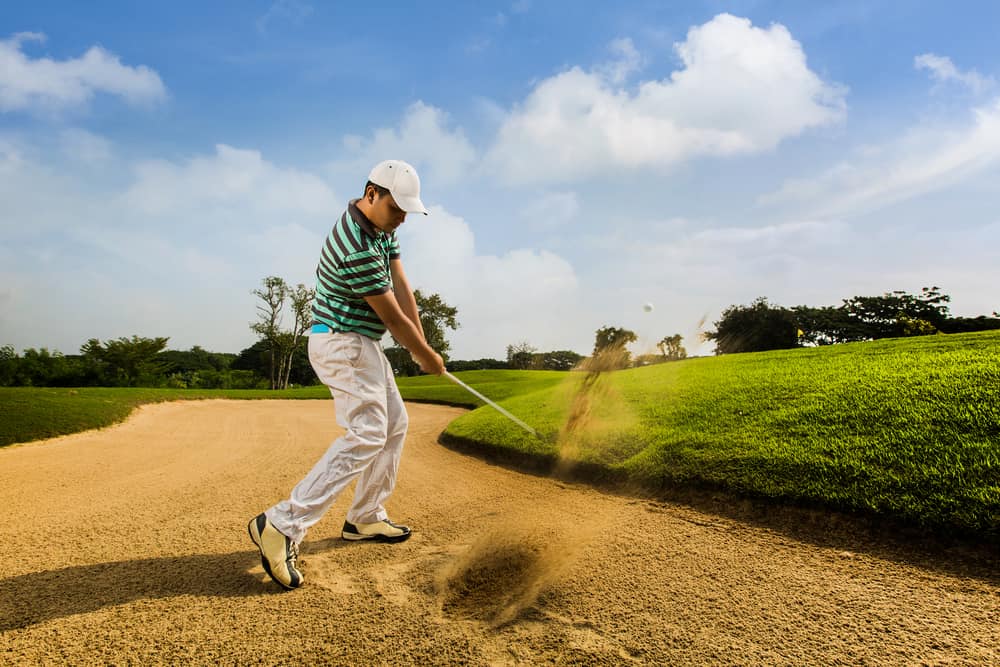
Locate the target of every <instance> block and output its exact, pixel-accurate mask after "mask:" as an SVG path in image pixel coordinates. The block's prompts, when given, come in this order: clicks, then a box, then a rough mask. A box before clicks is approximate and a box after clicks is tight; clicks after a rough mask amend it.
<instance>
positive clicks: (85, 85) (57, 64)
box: [0, 33, 167, 112]
mask: <svg viewBox="0 0 1000 667" xmlns="http://www.w3.org/2000/svg"><path fill="white" fill-rule="evenodd" d="M44 41H45V36H44V35H42V34H40V33H17V34H15V35H14V36H13V37H11V38H9V39H6V40H0V111H45V112H57V111H63V110H68V109H74V108H79V107H81V106H83V105H85V104H86V103H87V102H88V101H89V100H90V99H91V98H92V97H93V96H94V95H95V94H98V93H105V94H108V95H116V96H119V97H121V98H123V99H124V100H125V101H126V102H127V103H129V104H134V105H143V104H153V103H156V102H161V101H163V100H164V99H166V96H167V93H166V88H165V87H164V85H163V82H162V81H161V80H160V77H159V75H158V74H157V73H156V72H154V71H153V70H152V69H150V68H148V67H146V66H144V65H140V66H137V67H130V66H128V65H123V64H122V63H121V61H120V60H119V59H118V57H117V56H115V55H114V54H112V53H110V52H108V51H106V50H105V49H103V48H101V47H100V46H92V47H90V49H88V50H87V52H86V53H84V54H83V55H82V56H80V57H78V58H71V59H68V60H52V59H49V58H32V57H31V56H29V55H27V54H25V53H24V51H23V48H22V47H23V45H24V44H25V43H26V42H44Z"/></svg>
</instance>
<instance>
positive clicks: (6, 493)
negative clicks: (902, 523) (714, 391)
mask: <svg viewBox="0 0 1000 667" xmlns="http://www.w3.org/2000/svg"><path fill="white" fill-rule="evenodd" d="M409 409H410V414H411V432H410V436H409V438H408V440H407V445H406V451H405V453H404V455H403V463H402V468H401V471H400V476H399V485H398V488H397V492H396V494H395V495H394V496H393V498H392V501H391V503H390V505H389V511H390V516H391V517H392V518H393V519H395V520H398V521H402V522H406V523H409V524H410V525H411V526H413V528H414V536H413V538H412V539H411V540H409V541H408V542H405V543H402V544H398V545H378V544H351V543H346V542H344V541H342V540H341V539H339V529H340V526H341V523H342V521H343V513H344V510H345V507H346V503H347V501H348V497H347V496H346V495H345V496H344V497H342V498H341V499H340V500H339V501H338V503H337V504H336V505H335V506H334V507H333V508H332V509H331V511H330V512H329V514H328V515H327V517H326V518H325V519H324V520H323V521H322V522H320V523H319V524H318V525H317V526H316V527H315V528H314V529H313V530H312V531H311V532H310V534H309V537H308V540H307V541H306V543H305V544H304V545H303V569H304V572H305V575H306V585H305V586H304V587H303V588H302V589H300V590H297V591H292V592H288V593H285V592H280V591H279V589H278V587H277V586H276V585H275V584H273V583H271V582H269V581H267V580H266V578H265V575H264V574H263V571H262V570H261V568H260V562H259V559H258V556H257V553H256V551H255V549H254V548H253V545H252V544H251V543H250V541H249V539H248V538H247V534H246V528H245V526H246V522H247V520H248V519H249V518H250V517H251V516H253V515H254V514H256V513H257V512H259V511H260V510H262V509H263V508H264V507H266V506H267V505H269V504H271V503H273V502H274V501H276V500H278V499H280V498H281V497H282V496H283V495H284V494H286V493H287V492H288V490H289V489H290V488H291V487H292V485H293V484H294V483H295V482H296V481H298V479H299V478H300V477H301V476H302V475H303V474H304V473H305V472H306V470H307V469H308V468H309V467H310V466H311V465H312V464H313V463H314V462H315V460H316V459H317V458H318V457H319V454H320V452H321V451H322V450H323V449H325V448H326V446H327V444H328V442H329V441H330V440H331V439H332V438H333V437H334V435H335V434H336V433H337V432H339V429H337V427H336V425H335V422H334V415H333V409H332V404H331V403H330V402H329V401H205V402H184V403H172V404H160V405H153V406H146V407H143V408H141V409H140V410H139V411H138V412H137V413H136V414H135V415H134V416H133V417H132V418H131V419H130V420H129V421H128V422H127V423H125V424H124V425H121V426H118V427H114V428H110V429H105V430H101V431H95V432H89V433H84V434H78V435H74V436H69V437H64V438H59V439H55V440H51V441H47V442H43V443H37V444H30V445H25V446H17V447H12V448H7V449H4V450H0V504H2V506H3V507H4V508H5V509H6V512H5V516H4V524H3V529H2V531H0V534H2V539H0V663H3V664H43V663H58V664H65V663H68V664H84V663H86V664H91V663H112V664H128V663H133V664H149V663H185V664H190V663H196V664H208V663H212V664H216V663H223V664H233V663H239V664H245V663H254V664H258V663H259V664H358V665H370V664H415V665H431V664H471V665H488V664H491V665H505V664H539V663H546V664H609V665H611V664H651V665H652V664H657V665H659V664H720V663H721V664H761V665H764V664H766V665H776V664H787V665H803V664H859V663H865V664H886V665H889V664H893V665H896V664H918V663H921V662H926V663H931V664H941V663H947V664H953V665H954V664H967V665H989V664H1000V588H998V580H997V574H996V572H997V570H996V562H995V561H994V562H992V563H991V562H989V561H985V560H983V559H984V558H987V557H988V556H989V554H987V555H986V556H984V555H982V554H979V553H978V552H976V553H973V552H969V551H968V550H963V549H951V550H950V551H943V550H937V551H936V552H928V553H927V554H924V553H923V552H922V551H921V550H919V549H916V548H911V547H910V546H908V545H906V544H905V543H901V542H899V541H895V542H894V541H886V540H877V539H873V538H867V537H864V536H862V535H860V534H859V535H854V534H853V533H851V532H850V531H847V532H843V531H840V530H836V529H835V530H829V529H827V528H826V527H821V528H817V529H816V530H812V531H810V530H808V529H806V528H807V527H802V526H783V525H782V524H781V523H780V522H775V523H773V524H771V525H765V524H762V523H760V522H756V523H743V522H739V521H736V520H734V519H732V518H726V517H723V516H718V515H714V514H711V513H707V512H703V511H698V510H695V509H692V508H689V507H682V506H678V505H673V504H666V503H660V502H655V501H650V500H642V499H635V498H629V497H622V496H616V495H611V494H607V493H602V492H599V491H596V490H593V489H589V488H587V487H584V486H575V485H569V484H565V483H561V482H557V481H554V480H552V479H546V478H540V477H533V476H530V475H524V474H521V473H517V472H513V471H510V470H507V469H504V468H500V467H496V466H492V465H489V464H486V463H483V462H482V461H480V460H478V459H476V458H472V457H468V456H464V455H461V454H458V453H456V452H453V451H450V450H448V449H445V448H443V447H442V446H440V445H439V444H437V442H436V438H437V435H438V434H439V433H440V432H441V430H442V429H444V427H445V426H446V424H447V423H448V422H449V421H450V420H452V419H454V418H455V417H456V416H458V415H459V414H461V411H460V410H457V409H453V408H444V407H435V406H423V405H412V404H411V405H410V406H409ZM991 568H992V569H991Z"/></svg>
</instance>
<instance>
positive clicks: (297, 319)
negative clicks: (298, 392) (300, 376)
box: [278, 283, 316, 389]
mask: <svg viewBox="0 0 1000 667" xmlns="http://www.w3.org/2000/svg"><path fill="white" fill-rule="evenodd" d="M287 293H288V298H289V299H290V300H291V306H292V316H293V317H294V324H293V325H292V330H291V331H290V332H285V333H284V334H283V336H282V337H281V342H282V348H281V366H280V368H279V373H278V378H279V382H280V384H281V387H282V389H286V388H288V380H289V378H290V376H291V373H292V361H293V357H294V356H295V351H296V349H298V347H299V341H301V340H302V337H303V336H304V335H305V333H306V331H307V330H308V329H309V326H310V325H311V324H312V302H313V298H314V297H315V296H316V290H313V289H309V288H307V287H306V286H305V285H303V284H302V283H299V284H298V285H296V286H295V289H291V290H288V292H287Z"/></svg>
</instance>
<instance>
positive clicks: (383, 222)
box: [368, 191, 406, 234]
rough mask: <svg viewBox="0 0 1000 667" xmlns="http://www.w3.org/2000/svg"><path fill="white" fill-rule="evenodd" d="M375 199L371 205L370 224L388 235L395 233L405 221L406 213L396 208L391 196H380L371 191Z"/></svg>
mask: <svg viewBox="0 0 1000 667" xmlns="http://www.w3.org/2000/svg"><path fill="white" fill-rule="evenodd" d="M372 192H373V194H374V195H375V199H374V201H373V202H372V205H371V213H370V214H369V215H368V219H369V220H371V221H372V224H373V225H375V226H376V227H378V228H379V229H381V230H382V231H383V232H385V233H387V234H389V233H392V232H394V231H396V228H397V227H399V226H400V225H401V224H403V221H405V220H406V211H404V210H403V209H401V208H399V207H398V206H396V202H395V200H394V199H393V198H392V195H390V194H385V195H380V194H378V193H377V192H374V191H372Z"/></svg>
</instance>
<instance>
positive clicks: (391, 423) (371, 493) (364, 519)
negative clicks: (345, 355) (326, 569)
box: [347, 348, 409, 523]
mask: <svg viewBox="0 0 1000 667" xmlns="http://www.w3.org/2000/svg"><path fill="white" fill-rule="evenodd" d="M379 356H380V357H381V360H382V363H383V366H384V368H385V380H386V382H385V387H386V393H385V398H386V417H387V419H388V424H387V432H386V443H385V447H383V448H382V450H381V451H380V452H379V453H378V454H377V455H376V456H375V459H374V460H373V461H372V463H371V465H369V466H368V467H367V468H366V469H365V471H364V472H363V473H361V476H360V477H359V478H358V484H357V487H356V488H355V491H354V504H353V505H352V506H351V509H350V510H348V512H347V520H348V521H350V522H351V523H375V522H376V521H382V520H383V519H387V518H389V515H388V513H387V512H386V511H385V501H386V500H387V499H388V498H389V496H390V495H392V491H393V489H394V488H395V487H396V475H397V473H398V472H399V459H400V457H401V456H402V454H403V441H404V440H405V439H406V428H407V426H408V425H409V417H408V416H407V414H406V406H405V405H404V403H403V398H402V396H400V395H399V389H397V387H396V378H395V375H394V374H393V372H392V366H391V365H390V364H389V360H388V359H386V358H385V354H384V352H382V350H381V348H380V349H379Z"/></svg>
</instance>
